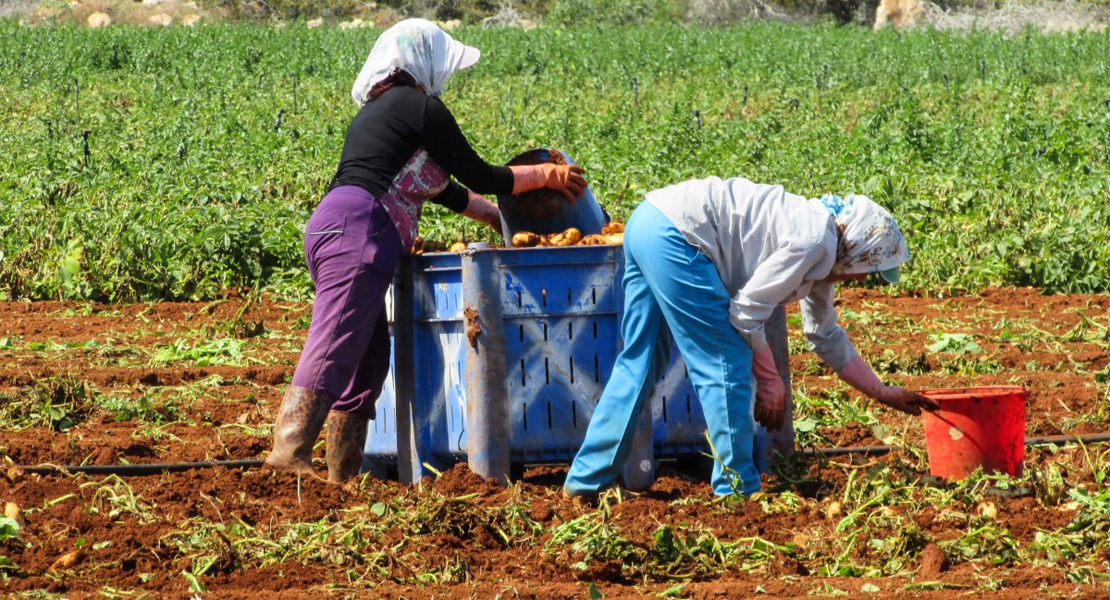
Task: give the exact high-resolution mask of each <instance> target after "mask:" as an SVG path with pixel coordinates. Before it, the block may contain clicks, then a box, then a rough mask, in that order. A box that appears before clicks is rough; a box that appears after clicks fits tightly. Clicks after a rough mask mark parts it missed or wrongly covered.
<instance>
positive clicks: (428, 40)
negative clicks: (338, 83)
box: [351, 19, 481, 106]
mask: <svg viewBox="0 0 1110 600" xmlns="http://www.w3.org/2000/svg"><path fill="white" fill-rule="evenodd" d="M479 56H481V52H479V51H478V49H477V48H473V47H471V46H467V45H466V44H463V43H462V42H458V41H455V40H454V39H453V38H452V37H451V36H449V35H447V32H445V31H443V30H442V29H440V28H439V27H437V26H436V25H435V24H434V23H432V22H431V21H425V20H424V19H406V20H404V21H401V22H400V23H397V24H396V25H394V26H393V27H390V28H389V29H387V30H385V32H384V33H382V35H381V36H380V37H379V38H378V41H377V42H375V43H374V47H373V48H372V49H371V50H370V55H369V56H367V57H366V63H365V64H363V65H362V70H361V71H359V74H358V78H357V79H355V85H354V87H352V88H351V97H352V98H354V99H355V102H357V103H358V104H359V105H360V106H361V105H363V104H366V96H367V94H369V93H370V90H371V88H373V87H374V84H376V83H378V82H379V81H382V80H383V79H385V78H386V77H389V76H390V75H392V74H393V73H394V72H395V71H397V70H404V71H405V72H406V73H408V74H409V75H412V78H413V79H415V80H416V83H417V84H418V85H420V86H421V87H423V88H424V89H425V90H426V91H427V92H428V93H429V94H431V95H433V96H438V95H439V94H441V93H443V84H445V83H447V79H448V78H449V77H451V74H452V73H454V72H455V71H458V70H460V69H465V68H467V67H469V66H471V65H473V64H474V63H476V62H478V57H479Z"/></svg>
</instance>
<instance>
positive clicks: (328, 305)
mask: <svg viewBox="0 0 1110 600" xmlns="http://www.w3.org/2000/svg"><path fill="white" fill-rule="evenodd" d="M304 254H305V259H306V261H307V262H308V271H309V273H310V274H311V275H312V283H313V284H314V285H315V287H316V301H315V303H313V305H312V325H311V326H309V328H308V339H307V340H305V345H304V350H303V351H302V352H301V358H300V360H299V361H298V362H297V370H296V372H295V373H294V374H293V385H295V386H298V387H304V388H308V389H310V390H314V391H317V392H326V393H328V394H329V395H330V396H331V397H332V398H334V399H335V402H334V403H333V404H332V410H341V411H347V412H352V413H357V414H360V415H366V416H368V417H370V418H373V417H374V403H375V401H377V399H378V395H379V394H381V392H382V385H383V384H384V383H385V378H386V376H387V375H388V374H389V352H390V348H389V324H388V323H387V321H386V313H385V299H386V293H387V292H388V290H389V285H390V283H392V281H393V272H394V270H395V269H396V267H397V261H398V260H400V258H401V256H402V255H403V254H404V248H402V247H401V238H400V236H398V235H397V230H396V228H394V226H393V222H392V221H391V220H390V218H389V215H388V214H387V213H386V211H385V208H384V207H382V205H381V204H380V203H379V202H378V200H377V199H375V198H374V197H373V195H371V194H370V192H367V191H366V190H364V189H362V188H360V187H355V186H341V187H337V188H335V189H333V190H332V191H330V192H328V194H327V195H326V196H324V199H323V200H321V201H320V205H319V206H317V207H316V211H315V212H313V213H312V217H311V218H309V220H308V226H307V227H306V229H305V236H304Z"/></svg>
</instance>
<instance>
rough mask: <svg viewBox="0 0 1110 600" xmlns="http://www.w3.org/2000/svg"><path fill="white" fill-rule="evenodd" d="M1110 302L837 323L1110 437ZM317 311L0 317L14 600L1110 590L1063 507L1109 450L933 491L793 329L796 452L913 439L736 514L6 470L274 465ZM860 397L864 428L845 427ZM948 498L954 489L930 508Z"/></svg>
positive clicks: (42, 306)
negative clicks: (269, 461)
mask: <svg viewBox="0 0 1110 600" xmlns="http://www.w3.org/2000/svg"><path fill="white" fill-rule="evenodd" d="M1108 308H1110V297H1105V296H1045V295H1040V294H1039V293H1038V292H1037V291H1035V290H1026V289H990V290H985V291H984V292H982V293H980V294H979V295H975V296H966V297H952V298H940V299H938V298H919V297H897V296H887V295H883V294H881V293H879V292H876V291H870V290H861V289H845V290H843V291H842V298H841V301H840V310H841V321H842V323H843V324H845V325H846V327H847V328H848V330H849V334H850V335H851V336H852V338H853V340H854V341H855V342H856V345H857V347H858V349H859V350H860V352H861V354H862V355H863V356H864V357H865V358H867V359H868V360H869V361H870V362H871V363H872V364H873V365H875V366H876V368H877V369H879V370H880V371H882V372H883V376H884V378H885V379H887V380H888V381H897V382H898V383H900V384H903V385H906V386H909V387H912V388H921V389H924V388H951V387H967V386H982V385H1001V384H1007V385H1023V386H1025V387H1026V388H1027V389H1028V390H1029V401H1028V407H1027V420H1028V425H1027V435H1029V436H1047V435H1057V434H1078V435H1083V434H1097V433H1101V432H1104V431H1110V426H1108V424H1107V421H1108V420H1110V414H1108V409H1107V405H1108V384H1107V383H1106V381H1107V379H1108V378H1110V334H1108V331H1110V330H1108V329H1107V328H1108V327H1110V315H1108ZM310 312H311V308H310V306H308V305H306V304H299V303H288V302H277V301H270V300H261V301H258V302H252V301H251V299H249V298H240V297H238V296H236V295H234V294H231V295H229V296H228V297H227V298H225V299H223V300H220V301H217V302H212V303H181V304H174V303H162V304H136V305H122V306H102V305H88V304H73V303H20V302H17V303H6V304H0V356H2V357H3V359H4V361H3V364H2V365H0V427H3V433H2V434H0V454H2V455H3V457H4V460H5V465H4V469H5V470H7V477H0V490H2V497H3V499H4V501H5V502H11V503H14V504H16V505H18V507H20V509H21V514H20V515H17V516H18V517H19V518H20V519H22V520H23V521H24V523H23V527H21V528H20V529H19V530H18V532H16V533H14V534H13V533H12V532H11V531H10V528H9V530H8V533H7V534H5V533H4V528H0V589H2V590H3V592H4V594H6V595H7V596H10V597H16V598H18V597H46V598H52V597H66V598H84V597H97V598H101V597H119V598H138V597H171V598H176V597H183V598H184V597H189V598H192V597H202V598H208V597H210V598H239V597H242V598H248V597H249V598H279V597H280V598H309V597H313V598H318V597H320V596H321V595H326V596H334V597H367V598H377V597H380V598H402V597H403V598H410V599H416V598H518V597H523V598H597V597H605V598H624V597H629V598H631V597H637V598H638V597H643V596H652V595H654V596H658V597H676V598H735V597H748V596H753V597H767V598H787V597H797V596H807V595H815V596H836V595H848V596H851V597H858V596H864V597H888V596H919V595H920V596H930V597H938V598H940V597H943V598H947V597H952V596H955V595H967V594H984V595H990V596H992V597H999V598H1041V597H1083V598H1095V597H1110V587H1108V586H1107V584H1106V583H1105V582H1107V581H1108V579H1107V574H1108V573H1110V550H1108V549H1107V548H1108V547H1110V545H1108V542H1107V536H1108V532H1110V517H1108V516H1107V515H1106V514H1098V513H1097V511H1095V510H1094V509H1091V508H1090V507H1088V506H1087V505H1085V504H1082V503H1080V502H1077V501H1076V500H1075V496H1073V495H1071V492H1072V491H1074V490H1075V489H1077V488H1078V487H1080V486H1082V487H1083V488H1084V489H1086V490H1089V491H1098V490H1101V489H1103V487H1104V485H1105V484H1104V480H1103V479H1102V478H1101V477H1105V473H1106V471H1107V470H1110V466H1108V461H1107V456H1108V455H1107V454H1106V452H1107V446H1105V445H1098V444H1092V445H1089V446H1086V447H1075V446H1070V447H1067V448H1057V447H1054V446H1049V447H1037V448H1030V449H1029V450H1028V451H1027V453H1026V472H1027V475H1026V477H1025V478H1024V479H1020V480H1012V481H1006V480H1002V481H1001V482H1000V481H995V480H991V479H981V480H978V481H979V483H977V484H975V485H973V486H966V487H964V488H956V489H953V488H952V487H951V486H942V485H938V484H935V483H934V484H932V485H930V484H929V480H928V478H925V479H922V476H923V475H925V474H926V470H925V469H926V462H925V459H924V451H923V449H922V448H923V445H924V442H923V437H922V434H921V426H920V422H919V421H918V420H916V419H913V418H910V417H906V416H904V415H900V414H893V413H891V412H889V411H884V410H882V408H881V407H876V406H874V405H872V404H871V403H868V402H866V401H863V400H862V399H861V398H860V397H859V396H858V395H857V394H856V393H855V392H850V393H847V392H846V388H845V387H844V386H843V385H842V384H840V383H838V382H837V380H836V378H835V377H834V376H831V375H830V373H829V371H828V370H827V369H826V368H825V367H824V366H823V365H822V364H821V363H820V362H819V361H818V360H817V359H816V357H814V356H813V355H812V353H809V352H808V351H805V350H804V344H797V347H796V348H795V344H794V343H792V346H791V347H792V350H794V351H793V352H792V356H791V362H792V367H793V374H794V388H795V391H796V392H797V393H799V394H801V395H804V396H805V397H806V398H809V399H818V400H820V401H819V402H818V403H817V404H815V405H814V407H811V408H808V409H807V408H803V409H802V410H801V411H800V414H799V415H798V417H797V418H798V420H800V421H801V420H804V421H806V422H807V423H810V424H813V425H814V427H813V429H812V431H809V430H808V429H809V428H808V427H803V429H804V431H802V432H801V433H800V440H801V441H803V442H806V443H808V444H811V445H817V446H827V447H837V446H839V447H847V446H869V445H886V444H894V445H896V446H897V447H898V449H897V450H896V451H895V452H894V453H892V454H890V455H887V456H880V457H863V456H858V455H855V456H844V457H834V458H812V457H811V458H807V459H802V460H799V461H798V463H797V464H795V465H794V466H793V468H792V469H791V470H790V471H789V472H787V473H782V474H779V475H777V476H768V477H767V479H766V482H765V483H766V488H765V489H766V490H767V493H766V494H763V495H761V497H757V498H756V499H754V500H750V501H746V502H728V501H720V500H717V501H715V500H714V499H713V498H712V495H711V492H710V490H709V486H708V483H707V481H706V479H705V476H704V472H703V471H704V470H703V469H691V468H689V467H690V466H691V465H688V464H683V465H678V464H667V465H664V466H663V467H662V468H661V470H660V476H659V478H658V480H657V481H656V483H655V485H654V486H653V487H652V488H651V489H650V490H648V491H647V492H646V493H644V494H642V495H635V496H634V495H630V494H624V495H622V496H620V497H617V496H616V495H612V496H609V497H607V498H606V499H605V501H604V502H603V503H602V504H601V506H600V507H593V506H587V505H583V504H582V503H580V502H577V501H569V500H566V499H564V498H563V497H562V496H561V494H560V484H561V481H562V477H563V476H564V474H565V467H563V466H559V465H554V466H552V465H548V466H531V467H529V468H528V469H527V470H526V471H525V475H524V478H523V479H522V480H521V481H518V482H516V483H515V484H514V485H513V486H511V487H509V488H504V487H501V486H498V485H496V484H494V483H491V482H486V481H483V480H482V479H481V478H479V477H477V476H476V475H474V474H473V473H470V472H469V471H468V470H467V469H466V468H465V466H464V465H460V466H457V467H455V468H453V469H451V470H449V471H447V472H445V473H444V474H443V475H442V476H440V477H439V478H438V479H435V480H432V479H425V480H424V481H422V482H420V483H418V484H417V485H414V486H413V485H403V484H399V483H397V482H392V481H378V480H374V479H372V478H369V477H367V478H365V479H363V480H361V481H355V482H352V483H349V484H347V485H345V486H336V485H330V484H326V483H322V482H319V481H316V480H312V479H309V478H302V479H300V480H298V478H297V477H295V476H293V475H291V474H287V473H275V472H273V471H270V470H268V469H264V468H250V469H242V470H239V469H199V470H189V471H181V472H168V473H162V474H158V475H149V476H134V477H131V476H128V477H120V476H115V475H63V474H57V473H55V474H38V473H32V472H20V471H19V470H18V469H10V468H9V467H13V466H15V465H21V466H34V465H43V464H52V465H114V464H136V463H172V462H182V461H209V460H232V459H260V458H264V457H265V454H266V452H267V451H268V449H269V444H270V439H269V435H270V433H271V426H272V423H273V419H274V416H275V414H276V409H277V406H278V403H279V402H280V398H281V393H282V391H283V386H284V385H285V384H286V383H287V382H288V380H289V378H290V377H291V375H292V371H293V369H294V367H295V364H296V358H297V354H298V352H299V350H300V345H301V344H302V343H303V339H304V334H305V332H306V326H307V322H308V316H309V315H310ZM792 330H793V331H792V338H794V339H795V340H800V339H801V335H800V332H798V331H797V327H796V326H792ZM963 335H966V336H967V337H960V336H963ZM969 342H974V346H976V347H977V348H972V347H971V346H969V345H967V344H968V343H969ZM938 344H941V345H943V346H944V347H943V348H942V349H937V350H931V349H930V346H934V348H938V346H937V345H938ZM944 344H947V345H944ZM975 350H978V351H975ZM842 408H843V410H841V409H842ZM860 409H867V410H869V411H870V412H869V413H868V417H867V418H863V417H861V418H860V419H858V420H857V421H855V422H853V421H850V420H846V419H844V418H843V414H844V413H845V412H850V411H852V410H856V411H858V410H860ZM872 415H873V416H874V417H875V419H876V420H874V421H872V420H870V417H871V416H872ZM317 457H318V458H320V459H322V457H323V448H322V447H318V448H317ZM1100 473H1102V475H1101V476H1100V475H1099V474H1100ZM861 482H866V483H861ZM880 482H881V483H882V484H883V485H886V486H887V487H885V488H884V487H881V486H880V485H879V483H880ZM861 490H863V491H862V492H861ZM860 494H863V495H860ZM868 494H872V495H870V496H869V495H868ZM938 494H948V495H949V496H945V497H946V498H947V497H952V498H953V499H954V500H953V501H954V502H958V503H959V504H958V505H954V506H951V507H946V506H938V505H937V504H936V500H935V498H936V497H937V495H938ZM869 498H870V500H869ZM930 498H932V499H933V500H930ZM984 499H986V501H984ZM1000 532H1005V534H1004V535H1003V534H1002V533H1000ZM571 533H573V534H574V535H571ZM1046 534H1051V535H1052V537H1051V539H1052V540H1058V543H1056V542H1053V544H1055V545H1053V544H1049V543H1047V542H1046V541H1045V540H1046ZM1069 536H1071V537H1069ZM876 540H878V541H876ZM883 540H888V541H889V540H894V541H895V542H896V543H888V542H884V541H883ZM1067 544H1070V545H1071V546H1070V549H1069V548H1068V547H1064V546H1062V545H1067ZM738 548H739V549H742V550H743V551H737V549H738ZM3 557H6V558H7V560H4V558H3Z"/></svg>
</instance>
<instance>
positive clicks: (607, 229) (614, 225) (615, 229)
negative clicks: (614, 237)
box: [601, 221, 624, 235]
mask: <svg viewBox="0 0 1110 600" xmlns="http://www.w3.org/2000/svg"><path fill="white" fill-rule="evenodd" d="M601 233H602V235H608V234H610V233H624V223H621V222H620V221H610V222H608V223H606V224H605V225H604V226H602V228H601Z"/></svg>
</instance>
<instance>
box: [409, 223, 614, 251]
mask: <svg viewBox="0 0 1110 600" xmlns="http://www.w3.org/2000/svg"><path fill="white" fill-rule="evenodd" d="M510 243H511V245H510V246H509V247H510V248H558V247H566V246H618V245H620V244H623V243H624V223H621V222H620V221H612V222H610V223H606V224H605V226H604V227H602V228H601V233H597V234H592V235H587V236H583V235H582V232H581V231H579V230H578V229H576V228H574V227H571V228H570V229H567V230H566V231H563V232H561V233H552V234H538V233H532V232H531V231H518V232H517V233H514V234H513V239H512V240H510ZM489 247H490V248H504V246H501V245H499V244H490V245H489ZM464 250H466V242H455V243H453V244H451V245H450V246H447V245H446V244H444V243H442V242H437V241H435V240H425V239H424V238H423V237H421V236H417V238H416V240H415V241H414V242H413V244H412V253H413V254H430V253H433V252H462V251H464Z"/></svg>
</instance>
